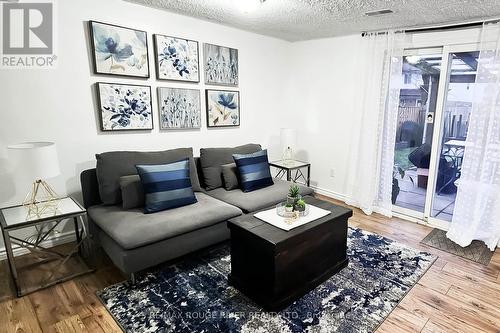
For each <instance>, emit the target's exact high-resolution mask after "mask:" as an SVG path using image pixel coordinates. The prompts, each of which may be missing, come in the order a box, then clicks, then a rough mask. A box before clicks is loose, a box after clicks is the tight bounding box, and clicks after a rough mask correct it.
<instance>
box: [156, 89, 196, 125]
mask: <svg viewBox="0 0 500 333" xmlns="http://www.w3.org/2000/svg"><path fill="white" fill-rule="evenodd" d="M158 103H159V109H160V128H161V129H189V128H200V127H201V99H200V91H199V90H195V89H180V88H158Z"/></svg>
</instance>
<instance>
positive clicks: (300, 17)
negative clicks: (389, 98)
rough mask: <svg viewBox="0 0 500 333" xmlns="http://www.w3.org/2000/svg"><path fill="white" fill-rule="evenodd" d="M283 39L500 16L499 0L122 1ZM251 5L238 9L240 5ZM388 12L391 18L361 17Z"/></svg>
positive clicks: (312, 37)
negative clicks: (387, 10) (366, 14)
mask: <svg viewBox="0 0 500 333" xmlns="http://www.w3.org/2000/svg"><path fill="white" fill-rule="evenodd" d="M126 1H129V2H134V3H138V4H143V5H147V6H151V7H155V8H161V9H165V10H168V11H171V12H175V13H180V14H183V15H188V16H193V17H197V18H201V19H205V20H209V21H213V22H217V23H221V24H225V25H229V26H233V27H236V28H240V29H243V30H248V31H252V32H256V33H259V34H263V35H268V36H273V37H277V38H281V39H285V40H288V41H299V40H308V39H316V38H324V37H332V36H341V35H347V34H353V33H359V32H362V31H371V30H382V29H388V28H401V27H413V26H425V25H431V24H439V23H449V22H460V21H467V20H472V19H484V18H487V17H493V16H500V0H266V1H265V2H264V3H263V4H260V2H259V0H126ZM245 3H246V4H250V5H251V4H252V3H253V4H254V5H253V6H251V7H254V8H253V10H244V9H243V8H244V7H246V6H245V5H244V4H245ZM380 9H391V10H392V11H394V14H388V15H385V16H379V17H367V16H365V15H364V13H365V12H368V11H374V10H380Z"/></svg>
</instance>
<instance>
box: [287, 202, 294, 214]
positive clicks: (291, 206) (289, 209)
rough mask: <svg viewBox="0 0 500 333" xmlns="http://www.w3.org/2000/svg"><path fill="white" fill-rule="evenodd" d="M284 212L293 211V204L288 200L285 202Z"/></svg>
mask: <svg viewBox="0 0 500 333" xmlns="http://www.w3.org/2000/svg"><path fill="white" fill-rule="evenodd" d="M285 212H287V213H291V212H293V205H292V204H291V203H288V202H287V203H286V204H285Z"/></svg>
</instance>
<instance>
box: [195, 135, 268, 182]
mask: <svg viewBox="0 0 500 333" xmlns="http://www.w3.org/2000/svg"><path fill="white" fill-rule="evenodd" d="M260 150H262V148H261V146H260V145H258V144H253V143H251V144H247V145H243V146H238V147H231V148H202V149H200V164H201V170H202V172H203V180H204V184H205V187H206V189H207V190H215V189H216V188H219V187H222V165H224V164H229V163H233V162H234V160H233V154H251V153H255V152H258V151H260Z"/></svg>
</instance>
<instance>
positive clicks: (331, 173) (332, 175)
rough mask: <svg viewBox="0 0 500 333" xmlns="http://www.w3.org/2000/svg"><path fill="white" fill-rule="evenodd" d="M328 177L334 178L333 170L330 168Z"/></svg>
mask: <svg viewBox="0 0 500 333" xmlns="http://www.w3.org/2000/svg"><path fill="white" fill-rule="evenodd" d="M330 177H332V178H335V170H334V169H330Z"/></svg>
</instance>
